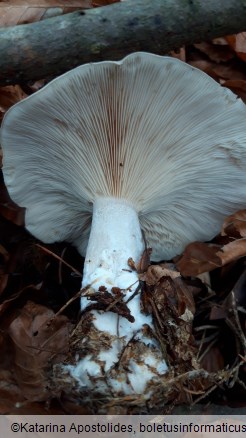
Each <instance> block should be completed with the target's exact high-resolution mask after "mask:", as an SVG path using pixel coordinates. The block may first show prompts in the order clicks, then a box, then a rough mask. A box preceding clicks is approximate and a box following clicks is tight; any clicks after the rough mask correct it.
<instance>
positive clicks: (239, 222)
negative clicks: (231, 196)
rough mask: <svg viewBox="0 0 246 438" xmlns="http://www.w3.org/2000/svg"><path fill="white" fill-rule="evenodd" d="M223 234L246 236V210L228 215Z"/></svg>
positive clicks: (236, 236)
mask: <svg viewBox="0 0 246 438" xmlns="http://www.w3.org/2000/svg"><path fill="white" fill-rule="evenodd" d="M245 91H246V88H245ZM221 234H222V236H229V237H235V238H238V237H246V210H240V211H238V212H237V213H235V214H232V215H231V216H229V217H227V218H226V219H225V221H224V224H223V227H222V231H221Z"/></svg>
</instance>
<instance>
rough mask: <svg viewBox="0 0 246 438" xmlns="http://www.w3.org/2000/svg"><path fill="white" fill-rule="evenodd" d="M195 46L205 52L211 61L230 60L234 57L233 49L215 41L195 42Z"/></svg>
mask: <svg viewBox="0 0 246 438" xmlns="http://www.w3.org/2000/svg"><path fill="white" fill-rule="evenodd" d="M194 47H195V48H196V49H198V50H200V51H201V52H202V53H205V54H206V55H207V56H208V57H209V59H211V61H214V62H216V63H220V62H226V61H229V60H230V59H232V58H233V57H234V52H233V50H232V49H231V48H230V47H229V46H228V45H227V46H226V45H217V44H215V43H213V42H202V43H199V44H194Z"/></svg>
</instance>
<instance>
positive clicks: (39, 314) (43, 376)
mask: <svg viewBox="0 0 246 438" xmlns="http://www.w3.org/2000/svg"><path fill="white" fill-rule="evenodd" d="M70 330H71V323H70V322H69V321H68V319H67V317H65V316H63V315H59V316H58V317H54V312H53V311H52V310H50V309H48V308H46V307H45V306H41V305H39V304H35V303H33V302H31V301H28V302H27V303H26V304H25V306H24V307H23V308H22V309H21V310H20V314H19V316H17V317H16V318H15V319H14V320H13V321H12V323H11V324H10V326H9V335H10V337H11V339H12V341H13V345H14V352H15V373H16V380H17V383H18V385H19V387H20V388H21V390H22V393H23V395H24V396H25V398H26V399H28V400H32V401H35V400H37V401H42V400H46V399H48V398H50V397H51V395H52V392H53V393H56V391H57V393H59V388H52V389H51V387H50V384H51V382H49V379H48V371H49V370H50V369H51V367H52V365H53V364H54V363H56V362H61V361H62V360H63V359H64V358H65V357H66V354H67V353H68V349H69V343H68V340H69V333H70ZM53 395H54V394H53Z"/></svg>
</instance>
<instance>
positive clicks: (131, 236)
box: [81, 197, 144, 309]
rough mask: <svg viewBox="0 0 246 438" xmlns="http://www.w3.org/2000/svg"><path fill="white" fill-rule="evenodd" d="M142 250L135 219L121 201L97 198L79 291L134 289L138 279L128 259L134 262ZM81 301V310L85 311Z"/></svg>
mask: <svg viewBox="0 0 246 438" xmlns="http://www.w3.org/2000/svg"><path fill="white" fill-rule="evenodd" d="M143 250H144V242H143V237H142V231H141V228H140V224H139V219H138V215H137V212H136V210H135V209H134V207H133V206H132V205H131V204H130V203H129V202H128V201H126V200H125V199H121V198H114V197H100V198H97V199H96V200H95V203H94V206H93V216H92V226H91V233H90V238H89V243H88V247H87V252H86V258H85V264H84V272H83V281H82V287H86V286H88V285H89V284H90V285H91V287H93V289H95V290H98V289H99V287H100V286H104V287H106V288H107V289H108V291H109V292H110V291H111V288H112V287H118V288H120V289H127V288H129V286H131V285H134V289H135V288H136V287H137V285H138V276H137V273H136V272H135V271H133V270H132V269H131V268H130V267H129V266H128V259H129V258H130V257H131V258H132V259H133V260H134V261H135V262H138V261H139V259H140V257H141V255H142V253H143ZM85 300H86V299H85V298H82V301H81V307H82V309H84V308H85V307H86V301H85Z"/></svg>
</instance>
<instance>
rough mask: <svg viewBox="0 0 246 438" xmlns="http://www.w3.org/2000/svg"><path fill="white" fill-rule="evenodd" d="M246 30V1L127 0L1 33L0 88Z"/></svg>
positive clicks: (12, 28)
mask: <svg viewBox="0 0 246 438" xmlns="http://www.w3.org/2000/svg"><path fill="white" fill-rule="evenodd" d="M243 30H246V2H245V0H223V1H222V0H221V1H214V0H206V1H204V2H200V1H199V2H197V1H193V0H165V1H163V0H152V1H151V2H150V1H149V0H127V1H124V2H121V3H115V4H112V5H110V6H105V7H102V8H95V9H89V10H85V11H78V12H74V13H72V14H66V15H63V16H58V17H53V18H49V19H46V20H43V21H40V22H38V23H33V24H25V25H19V26H14V27H9V28H2V29H0V85H8V84H11V83H12V84H13V83H22V82H26V81H34V80H37V79H41V78H44V77H45V78H46V77H53V76H56V75H58V74H61V73H63V72H65V71H67V70H69V69H71V68H72V67H75V66H77V65H79V64H82V63H86V62H91V61H100V60H103V59H111V60H113V59H120V58H122V57H123V56H125V55H127V54H128V53H131V52H134V51H139V50H141V51H147V52H153V53H157V54H165V53H167V52H168V51H170V50H172V49H177V48H179V47H181V46H182V45H184V44H185V45H187V44H192V43H194V42H199V41H204V40H208V39H211V38H215V37H219V36H223V35H226V34H232V33H237V32H241V31H243Z"/></svg>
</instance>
